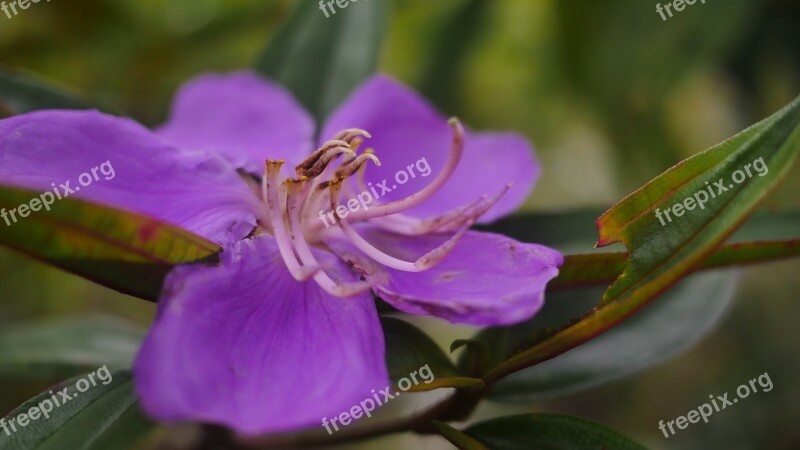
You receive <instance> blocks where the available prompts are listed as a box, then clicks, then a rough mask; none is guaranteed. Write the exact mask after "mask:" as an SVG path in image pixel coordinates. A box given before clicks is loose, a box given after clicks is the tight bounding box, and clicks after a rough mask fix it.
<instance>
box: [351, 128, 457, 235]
mask: <svg viewBox="0 0 800 450" xmlns="http://www.w3.org/2000/svg"><path fill="white" fill-rule="evenodd" d="M450 127H451V128H452V129H453V142H452V147H451V150H450V154H449V155H448V157H447V161H445V164H444V167H443V168H442V171H441V172H440V173H439V174H438V175H437V176H436V178H435V179H434V180H433V181H432V182H431V183H430V184H429V185H427V186H425V187H424V188H422V190H420V191H418V192H417V193H415V194H412V195H410V196H408V197H406V198H404V199H402V200H397V201H394V202H391V203H386V204H383V205H377V206H375V207H373V208H370V209H369V210H367V211H364V210H360V211H355V212H353V213H352V214H351V216H350V217H351V222H353V223H355V222H361V221H364V220H369V219H374V218H376V217H385V216H390V215H392V214H397V213H400V212H403V211H405V210H407V209H409V208H413V207H415V206H417V205H419V204H420V203H422V202H424V201H425V200H428V199H429V198H431V197H432V196H433V195H434V194H436V193H437V192H439V189H441V188H442V186H444V184H445V183H446V182H447V180H448V179H449V178H450V176H451V175H452V174H453V172H454V171H455V169H456V167H457V166H458V163H459V161H461V155H462V154H463V153H464V134H465V133H464V127H463V126H462V125H461V122H460V121H459V120H458V119H450Z"/></svg>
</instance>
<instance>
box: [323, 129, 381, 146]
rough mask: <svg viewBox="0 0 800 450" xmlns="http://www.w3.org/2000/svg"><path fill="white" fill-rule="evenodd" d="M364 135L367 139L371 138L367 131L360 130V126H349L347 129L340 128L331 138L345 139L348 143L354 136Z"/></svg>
mask: <svg viewBox="0 0 800 450" xmlns="http://www.w3.org/2000/svg"><path fill="white" fill-rule="evenodd" d="M359 137H365V138H367V139H372V135H371V134H369V133H368V132H367V131H365V130H362V129H361V128H349V129H347V130H342V131H340V132H339V133H337V134H336V136H334V137H332V138H331V139H333V140H336V139H339V140H342V141H346V142H347V143H348V144H349V143H351V142H353V141H354V140H355V139H356V138H359Z"/></svg>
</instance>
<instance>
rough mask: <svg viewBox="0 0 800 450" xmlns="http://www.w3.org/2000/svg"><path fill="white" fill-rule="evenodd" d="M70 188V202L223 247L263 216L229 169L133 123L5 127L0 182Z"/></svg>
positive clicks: (85, 118)
mask: <svg viewBox="0 0 800 450" xmlns="http://www.w3.org/2000/svg"><path fill="white" fill-rule="evenodd" d="M104 163H107V166H105V167H103V166H102V165H103V164H104ZM109 168H110V169H109ZM103 170H105V172H104V171H103ZM87 177H89V178H87ZM81 178H83V180H84V181H88V180H89V179H91V184H88V183H87V185H86V186H82V185H81V181H80V180H81ZM67 182H69V186H65V187H69V189H74V190H75V191H76V192H75V193H73V194H69V196H70V197H77V198H82V199H84V200H89V201H93V202H97V203H101V204H104V205H107V206H111V207H117V208H120V209H125V210H129V211H134V212H138V213H141V214H145V215H149V216H151V217H155V218H158V219H161V220H164V221H166V222H169V223H172V224H174V225H178V226H180V227H183V228H184V229H187V230H189V231H192V232H194V233H196V234H199V235H201V236H203V237H205V238H207V239H210V240H212V241H214V242H216V243H218V244H225V243H229V242H234V241H236V240H239V239H241V238H243V237H245V236H247V235H248V234H249V233H250V232H251V231H252V230H253V227H254V226H255V225H256V218H257V215H258V214H261V212H260V211H261V210H262V207H261V206H260V203H259V201H258V198H257V197H256V196H255V195H254V194H253V193H252V191H251V190H250V189H249V188H248V186H247V184H246V183H245V182H244V181H243V180H242V178H241V177H240V176H239V175H238V174H237V173H236V171H235V170H234V169H233V167H231V166H230V165H229V164H228V163H226V162H225V161H223V160H221V159H220V158H218V157H211V156H208V155H204V154H200V153H190V152H185V151H181V150H178V149H175V148H173V147H170V146H168V145H167V144H166V143H164V142H163V140H162V139H160V138H159V137H157V136H155V135H154V134H153V133H152V132H150V131H149V130H147V129H146V128H144V127H142V126H141V125H139V124H137V123H135V122H133V121H131V120H128V119H121V118H117V117H113V116H109V115H106V114H101V113H99V112H96V111H38V112H34V113H30V114H24V115H20V116H15V117H12V118H9V119H5V120H2V121H0V183H3V184H6V185H11V186H18V187H22V188H28V189H33V190H37V191H42V192H47V191H50V192H53V191H54V190H58V192H59V194H60V195H64V194H65V193H68V191H67V189H65V187H62V186H61V185H62V183H67Z"/></svg>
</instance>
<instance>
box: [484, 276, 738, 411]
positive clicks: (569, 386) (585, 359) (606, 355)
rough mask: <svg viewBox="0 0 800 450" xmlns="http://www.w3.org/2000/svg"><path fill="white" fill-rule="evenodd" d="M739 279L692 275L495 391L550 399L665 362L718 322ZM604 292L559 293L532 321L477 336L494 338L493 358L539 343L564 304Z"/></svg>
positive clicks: (585, 302)
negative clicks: (651, 301) (615, 322)
mask: <svg viewBox="0 0 800 450" xmlns="http://www.w3.org/2000/svg"><path fill="white" fill-rule="evenodd" d="M735 286H736V282H735V275H734V274H733V273H731V272H711V273H704V274H701V275H694V276H692V277H691V278H688V279H686V280H684V281H682V282H680V283H679V284H678V285H676V286H675V287H674V288H673V289H671V290H670V291H668V292H667V293H665V294H664V296H663V297H662V298H660V299H659V300H658V301H657V302H654V303H653V304H652V305H650V306H648V307H647V308H645V309H644V310H642V311H641V312H639V313H638V314H636V315H634V316H633V317H630V318H629V319H628V320H626V321H624V322H622V323H621V324H619V325H617V326H616V327H614V328H612V329H610V330H608V331H607V332H605V333H603V334H602V335H600V336H598V337H596V338H594V339H592V340H591V341H589V342H587V343H585V344H583V345H581V346H579V347H577V348H574V349H572V350H570V351H569V352H567V353H564V354H563V355H559V356H558V357H557V358H553V359H551V360H548V361H545V362H542V363H540V364H537V365H536V366H534V367H529V368H527V369H525V370H521V371H519V372H516V373H514V374H511V375H509V376H508V377H505V378H503V379H502V380H500V381H498V382H497V384H495V385H494V386H493V388H492V391H491V393H490V398H492V399H493V400H498V401H505V402H530V401H535V400H540V399H543V398H553V397H556V396H561V395H565V394H571V393H574V392H577V391H581V390H584V389H588V388H591V387H594V386H599V385H602V384H605V383H608V382H611V381H615V380H618V379H620V378H623V377H626V376H630V375H632V374H635V373H637V372H640V371H642V370H645V369H647V368H649V367H652V366H654V365H656V364H659V363H661V362H663V361H666V360H667V359H669V358H672V357H674V356H676V355H678V354H680V353H682V352H684V351H686V350H687V349H688V348H690V347H691V346H692V345H694V344H695V343H696V342H698V341H699V340H700V339H702V338H703V337H704V336H705V335H707V334H708V333H709V332H711V331H712V330H713V329H714V327H715V326H716V325H717V324H718V323H719V321H720V319H721V317H722V316H723V315H724V314H725V312H726V311H727V310H728V309H729V308H730V306H731V305H732V303H733V299H734V293H735ZM601 293H602V288H591V289H581V290H570V291H568V292H566V291H563V292H558V293H557V294H558V295H551V296H550V297H549V298H548V302H547V303H546V305H545V309H544V310H543V311H542V312H541V313H540V314H539V315H538V316H537V317H535V318H534V319H533V320H531V321H529V322H526V323H523V324H520V325H516V326H514V327H510V328H508V329H489V330H486V331H483V332H482V333H481V334H480V335H479V338H480V339H481V340H482V341H483V342H485V343H486V344H487V346H488V345H491V348H492V350H493V351H492V354H493V355H496V361H502V359H504V358H508V357H510V356H512V355H514V354H515V353H518V352H520V351H524V349H526V348H530V347H532V346H534V345H536V344H537V343H538V342H540V341H541V339H542V337H544V336H546V335H547V333H546V332H547V329H548V328H549V327H550V326H552V324H553V323H559V318H560V319H561V320H562V321H563V320H564V317H565V316H567V313H566V312H565V311H562V310H563V309H565V308H564V305H563V303H569V304H570V307H571V308H575V309H578V310H579V309H581V308H586V309H590V308H591V307H592V306H593V305H594V304H595V303H596V302H597V298H598V297H599V296H600V295H601ZM557 303H561V305H559V304H557ZM562 323H563V322H562ZM559 324H560V323H559Z"/></svg>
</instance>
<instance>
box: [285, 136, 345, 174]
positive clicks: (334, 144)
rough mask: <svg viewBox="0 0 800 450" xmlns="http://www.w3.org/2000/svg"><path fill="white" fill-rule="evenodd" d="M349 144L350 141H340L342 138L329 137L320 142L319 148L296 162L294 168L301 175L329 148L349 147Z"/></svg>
mask: <svg viewBox="0 0 800 450" xmlns="http://www.w3.org/2000/svg"><path fill="white" fill-rule="evenodd" d="M349 146H350V143H348V142H345V141H342V140H338V139H331V140H330V141H327V142H325V143H324V144H322V146H321V147H320V148H318V149H317V150H315V151H314V153H312V154H310V155H309V156H308V158H306V159H304V160H303V162H301V163H300V164H298V165H297V167H295V168H294V170H295V172H296V173H297V174H298V175H302V173H303V172H304V171H306V170H309V169H310V168H312V167H314V164H316V163H317V161H319V158H320V156H322V155H323V154H325V153H326V152H327V151H329V150H330V149H332V148H336V147H349Z"/></svg>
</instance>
